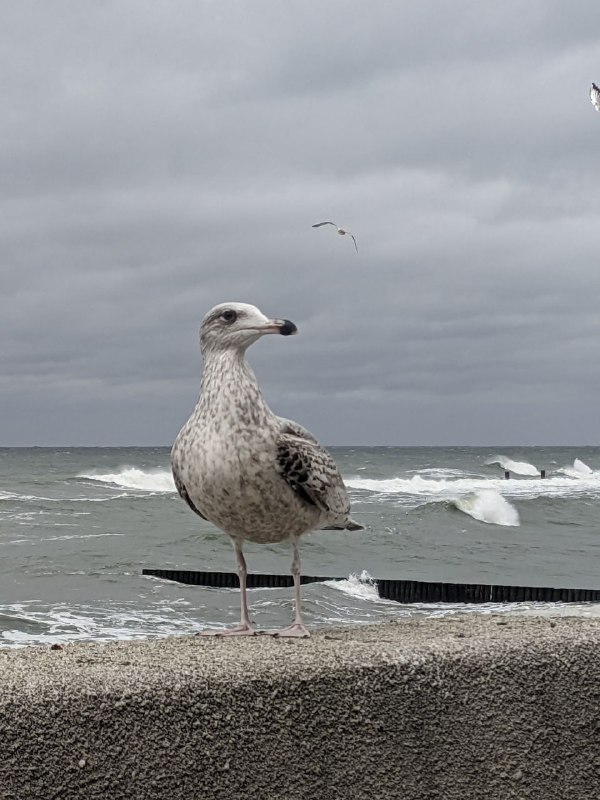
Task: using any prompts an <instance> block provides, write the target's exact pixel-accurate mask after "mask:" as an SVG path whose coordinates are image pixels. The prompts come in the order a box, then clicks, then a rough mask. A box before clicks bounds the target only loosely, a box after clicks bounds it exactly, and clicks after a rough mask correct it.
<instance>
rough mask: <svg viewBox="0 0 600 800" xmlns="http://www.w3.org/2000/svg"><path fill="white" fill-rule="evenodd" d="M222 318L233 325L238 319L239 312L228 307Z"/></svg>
mask: <svg viewBox="0 0 600 800" xmlns="http://www.w3.org/2000/svg"><path fill="white" fill-rule="evenodd" d="M221 319H222V320H223V322H226V323H227V324H228V325H231V324H232V322H235V321H236V319H237V314H236V313H235V311H234V310H233V309H232V308H228V309H226V310H225V311H224V312H223V313H222V314H221Z"/></svg>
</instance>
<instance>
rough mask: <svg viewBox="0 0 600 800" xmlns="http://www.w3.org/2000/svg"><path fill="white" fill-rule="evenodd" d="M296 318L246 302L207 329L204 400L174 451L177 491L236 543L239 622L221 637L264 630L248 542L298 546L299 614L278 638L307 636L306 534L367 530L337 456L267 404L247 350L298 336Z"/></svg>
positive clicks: (207, 321)
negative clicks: (354, 512) (303, 602)
mask: <svg viewBox="0 0 600 800" xmlns="http://www.w3.org/2000/svg"><path fill="white" fill-rule="evenodd" d="M296 331H297V329H296V326H295V325H294V323H293V322H290V321H289V320H287V319H268V318H267V317H266V316H265V315H264V314H263V313H262V312H261V311H259V310H258V308H256V307H255V306H251V305H248V304H247V303H221V304H220V305H218V306H215V307H214V308H213V309H211V310H210V311H209V312H208V314H207V315H206V316H205V317H204V320H203V321H202V327H201V328H200V348H201V351H202V356H203V358H204V370H203V374H202V384H201V387H200V397H199V399H198V403H197V405H196V408H195V409H194V411H193V413H192V415H191V417H190V418H189V420H188V421H187V422H186V423H185V425H184V426H183V428H182V429H181V431H180V432H179V434H178V436H177V438H176V440H175V444H174V445H173V449H172V451H171V466H172V470H173V477H174V479H175V485H176V487H177V491H178V492H179V494H180V495H181V497H182V498H183V499H184V500H185V502H186V503H187V504H188V506H189V507H190V508H191V509H192V511H195V512H196V514H198V515H199V516H201V517H203V519H206V520H208V521H209V522H212V523H213V525H216V526H217V527H218V528H220V529H221V530H222V531H223V532H224V533H226V534H227V535H228V536H229V537H230V538H231V541H232V544H233V549H234V551H235V557H236V561H237V567H238V575H239V579H240V594H241V620H240V624H239V625H238V626H236V627H235V628H232V629H229V630H221V629H220V630H215V631H206V633H212V634H226V635H235V634H237V635H252V634H254V633H256V631H255V629H254V628H253V626H252V623H251V622H250V617H249V615H248V602H247V598H246V574H247V573H246V561H245V559H244V554H243V546H244V542H245V541H246V540H249V541H251V542H257V543H258V544H270V543H272V542H281V541H283V540H285V539H289V541H290V542H291V545H292V551H293V560H292V568H291V571H292V574H293V576H294V587H295V599H296V617H295V619H294V622H293V623H292V625H290V626H289V627H287V628H284V629H283V630H280V631H271V633H274V634H277V635H279V636H308V635H309V633H308V631H307V630H306V628H305V627H304V624H303V622H302V616H301V613H300V555H299V552H298V540H299V538H300V537H301V536H302V535H303V534H305V533H308V532H309V531H314V530H319V529H324V528H325V529H328V530H330V529H336V530H344V529H347V530H351V531H354V530H362V528H363V526H362V525H360V524H359V523H358V522H355V521H354V520H353V519H352V518H351V517H350V501H349V499H348V495H347V493H346V488H345V486H344V483H343V481H342V477H341V475H340V473H339V472H338V469H337V467H336V465H335V462H334V460H333V458H332V457H331V455H330V454H329V453H328V452H327V450H325V448H324V447H322V446H321V445H320V444H319V442H318V441H317V440H316V439H315V437H314V436H313V435H312V434H311V433H309V432H308V431H307V430H306V429H305V428H303V427H302V426H301V425H298V423H296V422H292V421H291V420H288V419H284V418H283V417H278V416H276V415H275V414H274V413H273V412H272V411H271V409H270V408H269V407H268V405H267V404H266V402H265V400H264V399H263V396H262V394H261V391H260V387H259V385H258V382H257V380H256V377H255V375H254V372H253V371H252V369H251V367H250V365H249V364H248V363H247V361H246V360H245V353H246V349H247V348H248V347H249V346H250V345H251V344H253V343H254V342H256V341H257V340H258V339H259V338H260V337H261V336H264V335H265V334H270V333H279V334H281V335H282V336H290V335H291V334H294V333H296Z"/></svg>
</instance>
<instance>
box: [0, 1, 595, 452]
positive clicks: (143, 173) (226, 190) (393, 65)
mask: <svg viewBox="0 0 600 800" xmlns="http://www.w3.org/2000/svg"><path fill="white" fill-rule="evenodd" d="M0 15H1V18H2V19H1V22H2V24H1V25H0V67H1V68H0V92H1V94H2V97H3V115H2V122H1V123H0V173H1V174H2V176H3V179H2V183H1V185H0V256H1V261H0V270H1V276H0V277H1V284H2V291H1V294H0V357H1V372H0V443H2V444H6V445H12V444H52V443H68V444H155V443H158V444H162V443H164V444H169V443H170V442H171V441H172V439H173V437H174V435H175V434H176V432H177V430H178V428H179V426H180V424H181V422H182V421H183V420H184V419H185V417H186V416H187V414H188V412H189V410H190V408H191V406H192V405H193V403H194V402H195V397H196V394H197V390H198V384H199V376H200V371H201V362H200V356H199V352H198V344H197V329H198V326H199V322H200V319H201V318H202V316H203V314H204V313H205V311H206V310H207V309H208V308H209V307H210V306H212V305H213V304H215V303H217V302H221V301H223V300H226V299H233V300H242V301H246V302H253V303H256V304H257V305H259V306H260V307H261V308H262V309H263V310H264V311H265V313H268V314H273V315H282V316H286V317H289V318H291V319H294V321H296V322H297V323H298V325H299V327H300V334H301V335H300V336H298V337H295V338H294V339H291V340H280V339H277V340H275V339H269V340H268V341H267V340H265V341H263V342H260V343H259V344H258V345H257V346H256V347H254V348H252V350H251V351H250V353H249V358H250V360H251V361H252V363H253V365H254V367H255V369H256V372H257V374H258V375H259V377H260V379H261V381H262V383H263V386H264V390H265V393H266V395H267V397H268V399H269V402H270V403H271V404H272V405H273V407H274V408H275V409H276V410H277V411H278V412H279V413H282V414H286V415H288V416H293V417H295V418H297V419H299V420H300V421H302V422H303V423H304V424H306V425H308V426H309V427H311V428H312V429H313V430H314V431H315V432H316V433H317V434H318V435H319V436H320V437H321V438H322V439H323V440H324V441H325V442H328V443H331V444H335V443H356V444H361V443H363V444H366V443H380V444H403V443H405V444H436V443H439V444H448V443H453V442H454V443H475V444H478V443H482V444H485V443H498V444H502V443H523V444H528V443H543V442H547V443H594V442H595V438H594V433H593V431H594V430H595V420H596V414H597V412H596V406H597V397H598V391H599V389H600V386H599V383H600V381H599V379H598V373H597V370H596V366H595V365H596V364H597V363H599V360H600V336H599V335H598V334H599V332H600V331H599V325H600V323H599V322H598V313H597V308H598V298H599V295H600V274H599V271H598V267H597V253H598V247H599V242H600V238H599V237H600V233H599V232H598V231H599V226H598V224H597V216H598V208H600V188H599V186H598V181H597V177H596V173H597V170H596V166H595V165H596V162H597V149H598V137H599V136H600V116H599V115H597V114H596V113H595V112H594V110H593V108H592V107H591V105H590V103H589V101H588V96H587V92H588V88H589V85H590V83H591V80H596V81H598V79H599V77H600V76H599V75H598V74H594V73H593V69H594V66H595V63H596V61H597V58H596V55H597V51H598V44H599V41H598V34H597V31H598V30H600V25H599V23H600V8H599V7H598V6H597V5H596V4H593V3H592V2H585V3H580V4H578V6H577V7H576V8H569V9H567V8H566V7H565V5H564V3H560V2H545V3H530V4H523V3H520V2H516V0H514V1H513V2H502V3H500V2H492V3H488V4H486V5H485V7H483V6H481V4H479V3H475V2H470V1H467V0H460V2H457V3H452V4H440V3H433V2H423V3H420V4H403V5H397V4H396V5H394V4H389V3H384V2H373V3H369V4H363V3H358V2H353V1H351V2H344V3H342V2H331V3H327V4H325V5H323V4H317V3H315V2H312V1H311V2H302V3H300V2H290V3H286V4H281V3H277V2H275V0H265V1H264V2H258V3H247V2H232V3H228V4H226V5H225V4H222V3H217V2H208V0H207V1H206V2H202V3H196V2H191V0H182V2H179V3H177V4H176V5H173V4H171V3H168V2H166V0H161V1H159V2H156V3H152V4H147V3H143V2H141V0H138V2H134V1H133V0H125V2H118V3H117V2H99V3H80V2H74V1H67V0H59V2H57V3H54V4H52V5H51V6H50V5H48V6H40V5H39V4H35V3H31V2H27V1H25V2H23V3H19V4H11V5H6V6H5V7H4V8H3V9H2V12H0ZM322 219H334V220H335V221H337V222H338V223H339V224H342V225H344V226H347V227H348V228H349V229H350V230H352V231H353V232H354V233H355V234H356V236H357V239H358V242H359V248H360V252H359V254H358V256H357V255H356V253H355V252H354V249H353V247H352V242H351V241H348V240H347V239H343V238H341V237H337V236H336V235H335V234H334V232H333V231H332V230H329V229H318V230H313V229H311V227H310V226H311V224H312V223H313V222H317V221H320V220H322Z"/></svg>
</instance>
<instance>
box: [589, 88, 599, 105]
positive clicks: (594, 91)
mask: <svg viewBox="0 0 600 800" xmlns="http://www.w3.org/2000/svg"><path fill="white" fill-rule="evenodd" d="M590 100H591V101H592V105H593V106H594V108H595V109H596V111H600V89H599V88H598V87H597V86H596V84H595V83H592V88H591V89H590Z"/></svg>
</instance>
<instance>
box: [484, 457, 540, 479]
mask: <svg viewBox="0 0 600 800" xmlns="http://www.w3.org/2000/svg"><path fill="white" fill-rule="evenodd" d="M485 463H486V464H487V465H491V464H499V465H500V466H501V467H502V469H505V470H508V471H509V472H514V473H515V475H530V476H532V477H533V476H534V475H539V474H540V471H539V469H538V468H537V467H534V465H533V464H529V463H528V462H527V461H513V460H512V459H511V458H508V456H492V457H491V458H488V460H487V461H486V462H485Z"/></svg>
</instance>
